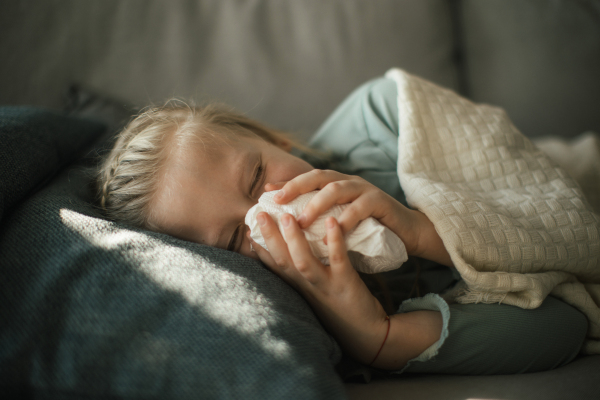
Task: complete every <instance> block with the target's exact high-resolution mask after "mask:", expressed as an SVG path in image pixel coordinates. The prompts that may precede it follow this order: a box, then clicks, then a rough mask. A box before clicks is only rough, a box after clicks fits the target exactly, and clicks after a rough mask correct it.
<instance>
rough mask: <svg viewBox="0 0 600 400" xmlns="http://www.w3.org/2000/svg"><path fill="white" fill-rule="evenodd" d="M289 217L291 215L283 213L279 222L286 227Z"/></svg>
mask: <svg viewBox="0 0 600 400" xmlns="http://www.w3.org/2000/svg"><path fill="white" fill-rule="evenodd" d="M290 218H291V217H290V216H289V215H284V216H283V217H282V218H281V223H282V224H283V226H284V227H286V228H287V227H288V226H290Z"/></svg>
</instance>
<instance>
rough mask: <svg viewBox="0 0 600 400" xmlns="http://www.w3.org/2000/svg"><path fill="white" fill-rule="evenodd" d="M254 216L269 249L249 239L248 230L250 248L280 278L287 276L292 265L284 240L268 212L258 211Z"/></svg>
mask: <svg viewBox="0 0 600 400" xmlns="http://www.w3.org/2000/svg"><path fill="white" fill-rule="evenodd" d="M256 218H257V220H258V224H259V226H260V231H261V233H262V235H263V237H264V239H265V243H266V244H267V248H268V249H269V251H267V250H265V249H264V248H263V247H262V246H261V245H259V244H257V243H256V242H254V241H253V240H252V239H250V231H248V233H247V235H248V238H249V239H250V240H251V243H252V248H253V249H254V251H256V254H258V257H259V258H260V260H261V261H262V262H263V263H265V264H266V265H267V267H269V269H270V270H271V271H273V272H274V273H276V274H277V275H279V276H280V277H281V278H283V279H286V278H287V276H289V275H290V267H291V266H292V265H291V257H290V254H289V252H288V247H287V245H286V243H285V240H284V239H283V237H282V236H281V233H280V232H279V229H278V228H277V225H276V224H275V222H273V219H272V218H271V216H270V215H269V214H267V213H265V212H261V213H258V215H257V216H256Z"/></svg>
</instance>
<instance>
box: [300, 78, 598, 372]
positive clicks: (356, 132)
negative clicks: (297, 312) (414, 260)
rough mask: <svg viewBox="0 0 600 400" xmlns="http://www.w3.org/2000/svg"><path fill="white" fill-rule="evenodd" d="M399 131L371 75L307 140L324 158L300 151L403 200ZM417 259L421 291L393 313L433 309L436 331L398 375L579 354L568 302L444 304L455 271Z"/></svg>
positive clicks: (393, 93) (391, 89) (548, 364)
mask: <svg viewBox="0 0 600 400" xmlns="http://www.w3.org/2000/svg"><path fill="white" fill-rule="evenodd" d="M400 134H401V132H399V127H398V106H397V88H396V83H395V82H394V81H392V80H390V79H387V78H378V79H374V80H372V81H369V82H367V83H365V84H363V85H362V86H360V87H359V88H358V89H356V90H355V91H354V92H352V93H351V94H350V95H349V96H348V97H347V98H346V100H344V102H343V103H342V104H341V105H340V106H339V107H338V108H337V109H336V110H335V111H334V112H333V114H332V115H331V116H330V117H329V118H328V119H327V121H325V123H324V124H323V125H322V126H321V128H320V129H319V130H318V131H317V133H316V134H315V136H314V137H313V139H312V140H311V142H310V146H311V147H313V148H316V149H318V150H321V151H324V152H327V153H328V156H327V160H326V161H324V160H323V159H321V160H319V159H317V158H313V157H312V156H306V155H304V157H305V158H307V160H308V161H310V162H312V163H313V165H315V166H316V167H317V168H331V169H335V170H338V171H340V172H343V173H346V174H352V175H358V176H361V177H363V178H364V179H366V180H367V181H369V182H371V183H372V184H374V185H376V186H378V187H379V188H381V189H382V190H383V191H385V192H387V193H388V194H390V195H392V196H393V197H394V198H396V199H397V200H398V201H400V202H402V203H403V204H405V205H406V199H405V196H404V193H403V191H402V188H401V187H400V184H399V181H398V177H397V173H396V161H397V158H398V137H399V135H400ZM424 264H425V265H422V268H421V273H420V275H421V279H420V281H421V286H423V288H424V293H428V294H426V295H425V296H423V297H417V298H410V299H408V300H406V301H404V302H402V304H401V305H400V307H399V308H398V311H397V312H398V313H405V312H410V311H415V310H436V311H440V312H441V314H442V317H443V329H442V334H441V337H440V339H439V340H438V341H437V342H436V343H434V344H433V345H432V346H431V347H429V348H428V349H427V350H425V351H424V352H423V353H422V354H421V355H420V356H419V357H417V358H415V359H413V360H411V361H410V362H409V363H408V365H407V366H406V367H405V368H403V369H402V370H400V371H397V372H398V373H400V372H419V373H449V374H513V373H523V372H535V371H542V370H548V369H552V368H556V367H559V366H561V365H564V364H566V363H568V362H569V361H571V360H572V359H573V358H574V357H575V356H577V354H578V353H579V349H580V347H581V345H582V343H583V340H584V338H585V335H586V331H587V319H586V318H585V316H584V315H583V314H582V313H580V312H579V311H578V310H576V309H575V308H573V307H571V306H569V305H567V304H566V303H563V302H562V301H559V300H558V299H556V298H553V297H548V298H547V299H546V300H545V301H544V302H543V304H542V305H541V306H540V307H539V308H537V309H533V310H525V309H520V308H517V307H514V306H509V305H504V304H464V305H461V304H448V303H446V302H445V301H444V300H443V299H442V298H441V297H440V296H439V295H438V294H439V293H441V292H443V291H444V290H446V289H448V288H449V287H451V286H452V285H453V284H455V283H456V281H457V279H460V276H458V274H457V273H456V271H454V270H451V269H450V268H447V267H444V266H440V265H436V264H435V263H432V262H425V263H424ZM405 265H406V264H405ZM405 265H403V266H402V267H401V268H400V269H399V270H397V271H394V272H392V273H388V274H386V277H387V285H388V287H389V289H390V292H391V293H392V297H394V295H398V296H402V293H401V292H402V290H403V289H402V288H401V285H397V287H396V286H395V285H396V283H398V282H400V281H402V279H403V278H404V280H406V279H407V278H408V279H414V273H413V272H412V271H411V270H410V267H405ZM403 274H405V275H406V276H404V277H403V276H402V275H403ZM405 297H406V296H405Z"/></svg>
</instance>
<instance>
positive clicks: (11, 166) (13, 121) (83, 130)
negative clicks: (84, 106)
mask: <svg viewBox="0 0 600 400" xmlns="http://www.w3.org/2000/svg"><path fill="white" fill-rule="evenodd" d="M104 129H105V127H104V126H103V125H102V124H99V123H97V122H93V121H88V120H83V119H79V118H71V117H68V116H65V115H63V114H59V113H56V112H53V111H49V110H43V109H39V108H34V107H15V106H12V107H0V143H1V144H2V145H1V146H0V220H1V219H2V215H3V214H5V212H6V211H7V210H8V209H9V208H10V207H12V206H13V205H14V204H16V203H17V202H18V201H19V200H21V199H22V198H23V197H25V196H26V195H27V194H28V193H29V192H31V191H32V190H33V189H34V188H35V187H37V186H39V185H41V184H43V183H44V181H45V180H46V179H48V178H49V177H51V176H52V175H53V174H55V173H56V172H57V171H58V170H59V169H60V168H61V167H62V166H64V165H66V164H68V163H69V162H70V161H72V160H73V158H74V156H75V155H77V153H78V152H79V151H80V150H81V149H82V147H83V146H84V145H85V144H86V143H89V142H90V140H91V139H92V138H95V137H97V136H98V135H99V134H100V133H101V132H103V131H104Z"/></svg>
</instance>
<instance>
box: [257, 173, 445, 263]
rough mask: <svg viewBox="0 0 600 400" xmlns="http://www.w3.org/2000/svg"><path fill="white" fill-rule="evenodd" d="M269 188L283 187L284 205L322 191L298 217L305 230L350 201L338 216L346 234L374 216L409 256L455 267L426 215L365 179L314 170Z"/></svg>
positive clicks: (281, 201) (280, 197) (279, 197)
mask: <svg viewBox="0 0 600 400" xmlns="http://www.w3.org/2000/svg"><path fill="white" fill-rule="evenodd" d="M265 189H266V190H267V191H271V190H276V189H281V191H280V192H279V193H278V195H277V196H275V198H274V200H275V201H276V202H277V203H279V204H285V203H287V202H289V201H291V200H293V199H295V198H296V197H298V196H299V195H301V194H304V193H308V192H311V191H313V190H320V192H319V193H317V194H316V195H315V196H314V197H313V198H312V199H311V200H310V201H309V202H308V204H307V205H306V207H305V208H304V210H303V211H302V214H300V215H299V216H298V224H299V226H300V228H302V229H305V228H307V227H308V226H310V224H312V223H313V222H314V221H315V220H316V219H317V217H318V216H319V215H321V214H322V213H324V212H325V211H327V210H329V209H330V208H331V207H332V206H334V205H336V204H349V206H348V207H346V208H345V209H344V211H343V212H342V214H341V215H340V217H339V218H338V221H339V225H340V227H341V230H342V232H343V233H346V232H349V231H350V230H352V229H354V227H356V225H358V223H359V222H360V221H362V220H363V219H366V218H368V217H373V218H376V219H377V220H379V222H381V223H382V224H383V225H385V226H387V227H388V228H389V229H391V230H392V232H394V233H395V234H396V235H398V237H399V238H400V239H401V240H402V241H403V242H404V245H405V246H406V251H407V252H408V254H409V255H412V256H417V257H422V258H426V259H429V260H433V261H436V262H439V263H441V264H444V265H447V266H452V265H453V264H452V260H451V259H450V256H449V254H448V252H447V251H446V248H445V247H444V245H443V242H442V240H441V239H440V237H439V235H438V234H437V232H436V230H435V227H434V226H433V224H432V223H431V221H430V220H429V219H428V218H427V217H426V216H425V214H423V213H421V212H419V211H417V210H411V209H408V208H407V207H405V206H404V205H402V204H401V203H400V202H398V201H397V200H396V199H394V198H393V197H392V196H390V195H388V194H387V193H385V192H383V191H382V190H381V189H379V188H377V187H376V186H374V185H372V184H370V183H369V182H367V181H366V180H364V179H362V178H360V177H358V176H352V175H344V174H342V173H339V172H336V171H331V170H318V169H315V170H312V171H310V172H307V173H305V174H302V175H298V176H297V177H295V178H294V179H292V180H291V181H288V182H285V183H283V182H281V183H277V184H267V185H266V187H265Z"/></svg>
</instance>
